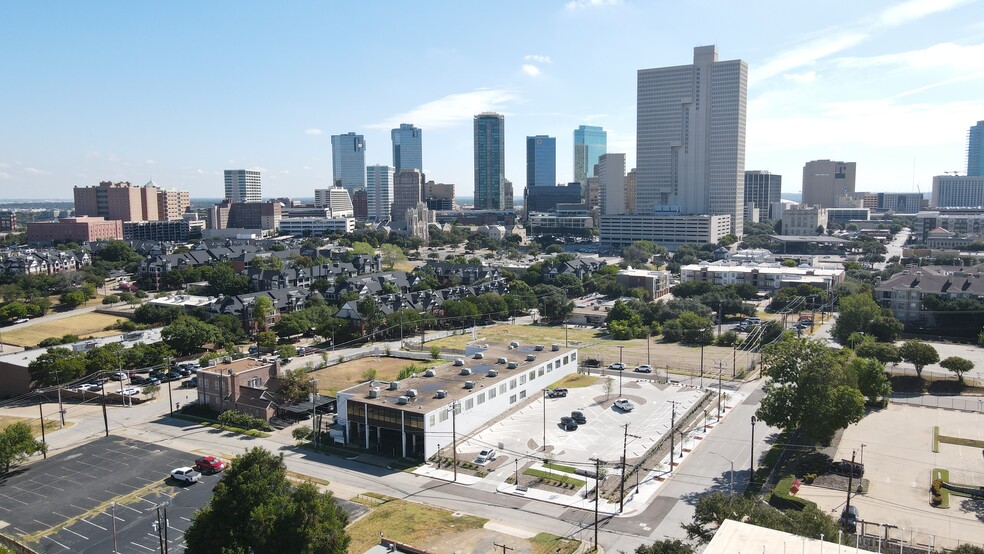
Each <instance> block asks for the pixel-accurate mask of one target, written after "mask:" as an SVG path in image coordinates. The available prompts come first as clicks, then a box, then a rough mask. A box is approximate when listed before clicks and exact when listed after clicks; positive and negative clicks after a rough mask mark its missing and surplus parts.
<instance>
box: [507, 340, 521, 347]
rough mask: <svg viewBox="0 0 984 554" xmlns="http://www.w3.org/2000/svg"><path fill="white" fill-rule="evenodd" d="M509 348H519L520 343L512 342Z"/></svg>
mask: <svg viewBox="0 0 984 554" xmlns="http://www.w3.org/2000/svg"><path fill="white" fill-rule="evenodd" d="M509 348H519V343H518V342H516V341H512V342H510V343H509Z"/></svg>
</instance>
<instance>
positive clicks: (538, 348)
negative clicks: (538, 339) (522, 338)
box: [533, 344, 543, 352]
mask: <svg viewBox="0 0 984 554" xmlns="http://www.w3.org/2000/svg"><path fill="white" fill-rule="evenodd" d="M533 350H536V351H537V352H539V351H541V350H543V345H542V344H538V345H536V346H534V347H533Z"/></svg>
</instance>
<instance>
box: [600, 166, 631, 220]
mask: <svg viewBox="0 0 984 554" xmlns="http://www.w3.org/2000/svg"><path fill="white" fill-rule="evenodd" d="M598 188H599V189H600V191H601V212H600V213H601V215H618V214H624V213H625V154H602V155H601V157H600V158H599V159H598Z"/></svg>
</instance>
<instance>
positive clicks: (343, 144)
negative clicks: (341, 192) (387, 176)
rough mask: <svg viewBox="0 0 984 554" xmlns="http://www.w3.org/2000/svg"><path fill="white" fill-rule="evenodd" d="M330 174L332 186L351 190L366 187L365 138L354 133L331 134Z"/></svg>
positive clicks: (350, 191)
mask: <svg viewBox="0 0 984 554" xmlns="http://www.w3.org/2000/svg"><path fill="white" fill-rule="evenodd" d="M331 176H332V180H333V181H334V183H333V185H334V186H341V187H343V188H344V189H345V190H347V191H349V194H351V193H352V191H355V190H357V189H364V188H366V139H365V137H363V136H362V135H357V134H355V133H345V134H344V135H332V136H331Z"/></svg>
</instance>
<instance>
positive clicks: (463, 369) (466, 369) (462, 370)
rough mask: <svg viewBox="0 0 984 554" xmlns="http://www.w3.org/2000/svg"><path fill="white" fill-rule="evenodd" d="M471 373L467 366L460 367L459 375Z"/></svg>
mask: <svg viewBox="0 0 984 554" xmlns="http://www.w3.org/2000/svg"><path fill="white" fill-rule="evenodd" d="M471 374H472V370H471V368H467V367H463V368H461V375H471Z"/></svg>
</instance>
